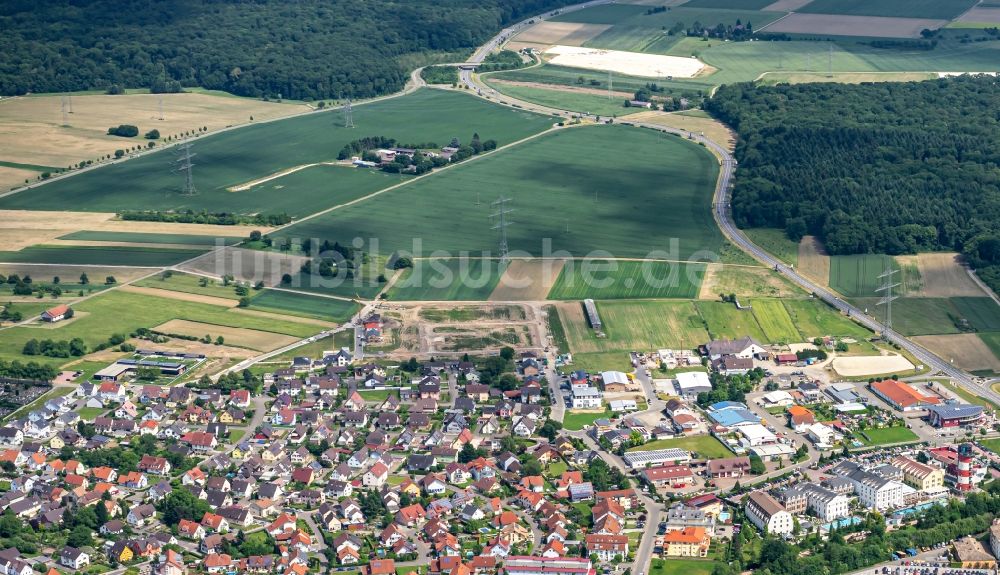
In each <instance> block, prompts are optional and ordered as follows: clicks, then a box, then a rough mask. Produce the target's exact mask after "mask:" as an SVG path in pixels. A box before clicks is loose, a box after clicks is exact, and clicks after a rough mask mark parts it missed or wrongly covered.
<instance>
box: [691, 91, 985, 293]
mask: <svg viewBox="0 0 1000 575" xmlns="http://www.w3.org/2000/svg"><path fill="white" fill-rule="evenodd" d="M705 109H706V110H707V111H708V112H710V113H711V114H712V115H713V116H715V117H716V118H718V119H720V120H722V121H723V122H725V123H726V124H728V125H730V126H731V127H732V128H733V129H734V130H736V132H737V133H738V135H739V142H738V143H737V147H736V158H737V159H738V161H739V170H738V171H737V173H736V182H735V187H734V190H733V197H732V208H733V216H734V218H735V220H736V223H737V225H739V226H740V227H777V228H783V229H784V230H785V232H786V233H787V235H788V237H789V238H790V239H792V240H796V241H797V240H798V239H800V238H801V237H802V236H803V235H806V234H812V235H816V236H818V237H819V238H820V239H822V240H823V242H824V244H825V246H826V249H827V251H828V252H829V253H831V254H857V253H888V254H904V253H914V252H917V251H926V250H955V251H964V252H965V253H966V255H967V256H969V257H970V259H974V260H975V262H974V264H975V265H980V266H984V267H990V266H997V265H1000V248H998V247H997V246H1000V233H998V232H997V225H996V222H997V221H1000V171H998V170H997V169H996V166H997V165H1000V115H998V114H997V113H996V110H998V109H1000V90H997V82H996V78H994V77H992V76H985V75H981V76H961V77H955V78H944V79H939V80H931V81H926V82H907V83H898V82H886V83H865V84H860V85H848V84H835V83H824V84H800V85H779V86H755V85H752V84H735V85H729V86H723V87H722V88H720V89H719V90H718V92H717V93H716V94H715V96H714V97H713V98H712V99H710V100H709V101H707V102H706V104H705ZM996 275H1000V273H998V274H996Z"/></svg>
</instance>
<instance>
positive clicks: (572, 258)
mask: <svg viewBox="0 0 1000 575" xmlns="http://www.w3.org/2000/svg"><path fill="white" fill-rule="evenodd" d="M412 259H413V260H414V261H417V260H421V261H423V260H427V261H432V260H458V259H463V258H462V257H461V256H454V257H435V256H414V257H413V258H412ZM464 259H467V260H499V259H500V258H498V257H494V256H488V257H487V256H466V257H465V258H464ZM588 259H592V260H597V261H618V262H657V263H667V264H690V265H703V266H707V265H710V264H717V265H721V266H732V267H737V268H752V269H771V268H769V267H767V266H764V265H752V264H727V263H724V262H709V261H689V260H668V259H661V258H617V257H604V256H602V257H595V258H587V257H580V256H532V257H512V258H510V261H526V262H530V261H534V260H540V261H564V262H569V261H577V260H580V261H583V260H588Z"/></svg>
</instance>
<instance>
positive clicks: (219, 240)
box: [59, 230, 243, 247]
mask: <svg viewBox="0 0 1000 575" xmlns="http://www.w3.org/2000/svg"><path fill="white" fill-rule="evenodd" d="M59 239H60V240H86V241H92V242H133V243H143V244H188V245H192V246H210V247H211V246H217V245H226V246H232V245H235V244H238V243H239V242H241V241H243V238H237V237H232V236H199V235H190V234H154V233H138V232H98V231H89V230H84V231H79V232H73V233H71V234H66V235H65V236H59Z"/></svg>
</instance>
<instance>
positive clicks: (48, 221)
mask: <svg viewBox="0 0 1000 575" xmlns="http://www.w3.org/2000/svg"><path fill="white" fill-rule="evenodd" d="M115 216H116V215H115V214H113V213H106V212H64V211H52V212H49V211H40V210H0V233H2V232H6V231H10V230H18V232H17V233H18V234H20V235H21V236H22V237H21V238H20V239H19V240H18V242H19V243H20V244H21V247H24V246H28V245H36V244H44V243H52V240H54V239H55V238H57V237H59V236H64V235H66V234H69V233H72V232H76V231H81V230H88V231H99V232H134V233H150V234H191V235H202V236H224V237H225V236H233V237H245V236H247V235H249V234H250V232H251V231H253V230H260V231H261V233H267V232H268V231H270V229H271V228H261V227H256V226H216V225H209V224H174V223H169V222H133V221H125V220H118V219H115ZM4 239H6V236H0V240H4ZM3 245H10V244H6V243H5V244H3ZM100 245H110V244H109V243H107V242H100ZM158 247H163V244H158ZM185 247H190V246H185ZM3 249H6V250H12V249H20V248H14V247H5V248H3Z"/></svg>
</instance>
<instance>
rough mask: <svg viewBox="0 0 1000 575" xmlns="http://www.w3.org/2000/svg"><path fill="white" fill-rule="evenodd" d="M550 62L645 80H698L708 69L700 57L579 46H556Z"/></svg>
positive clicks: (550, 53)
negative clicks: (669, 77) (699, 75)
mask: <svg viewBox="0 0 1000 575" xmlns="http://www.w3.org/2000/svg"><path fill="white" fill-rule="evenodd" d="M545 56H546V58H547V59H548V60H549V63H551V64H553V65H557V66H569V67H570V68H585V69H587V70H602V71H605V72H616V73H619V74H626V75H629V76H640V77H643V78H665V77H668V76H672V77H674V78H694V77H695V76H697V75H698V74H700V73H701V72H702V71H703V70H705V68H706V66H705V64H704V63H703V62H702V61H701V60H698V59H697V58H682V57H680V56H661V55H658V54H642V53H639V52H622V51H619V50H601V49H597V48H582V47H579V46H553V47H551V48H549V49H548V50H546V51H545Z"/></svg>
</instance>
